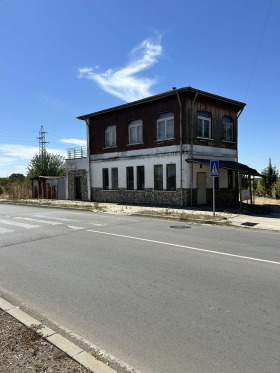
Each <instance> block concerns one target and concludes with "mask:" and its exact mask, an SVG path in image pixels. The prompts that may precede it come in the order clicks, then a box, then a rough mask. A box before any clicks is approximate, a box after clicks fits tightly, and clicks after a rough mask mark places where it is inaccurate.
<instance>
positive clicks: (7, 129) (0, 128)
mask: <svg viewBox="0 0 280 373" xmlns="http://www.w3.org/2000/svg"><path fill="white" fill-rule="evenodd" d="M0 130H1V131H13V132H14V131H16V132H33V133H34V132H37V131H34V130H33V131H31V130H15V129H12V128H2V127H0Z"/></svg>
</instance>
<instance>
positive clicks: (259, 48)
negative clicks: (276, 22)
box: [244, 0, 272, 101]
mask: <svg viewBox="0 0 280 373" xmlns="http://www.w3.org/2000/svg"><path fill="white" fill-rule="evenodd" d="M271 4H272V0H270V3H269V7H268V11H267V15H266V19H265V23H264V27H263V32H262V35H261V39H260V42H259V46H258V51H257V54H256V58H255V61H254V64H253V68H252V71H251V75H250V79H249V83H248V87H247V89H246V93H245V97H244V101H245V100H246V98H247V94H248V91H249V88H250V86H251V83H252V80H253V75H254V72H255V68H256V64H257V60H258V57H259V54H260V50H261V45H262V41H263V37H264V33H265V29H266V24H267V20H268V16H269V13H270V8H271Z"/></svg>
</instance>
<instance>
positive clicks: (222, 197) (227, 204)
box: [206, 189, 239, 209]
mask: <svg viewBox="0 0 280 373" xmlns="http://www.w3.org/2000/svg"><path fill="white" fill-rule="evenodd" d="M206 199H207V205H211V206H212V205H213V190H212V189H207V191H206ZM215 205H216V207H217V208H220V209H221V208H237V207H238V205H239V204H238V190H237V189H219V190H216V192H215Z"/></svg>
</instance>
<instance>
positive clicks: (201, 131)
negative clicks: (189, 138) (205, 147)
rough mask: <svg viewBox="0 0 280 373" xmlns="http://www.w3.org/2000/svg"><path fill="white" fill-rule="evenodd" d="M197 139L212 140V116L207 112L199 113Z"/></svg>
mask: <svg viewBox="0 0 280 373" xmlns="http://www.w3.org/2000/svg"><path fill="white" fill-rule="evenodd" d="M196 137H203V138H206V139H210V138H211V115H210V114H209V113H207V112H205V111H198V112H197V122H196Z"/></svg>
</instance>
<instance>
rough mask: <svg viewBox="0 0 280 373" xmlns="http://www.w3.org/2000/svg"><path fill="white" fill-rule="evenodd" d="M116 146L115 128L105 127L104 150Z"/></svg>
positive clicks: (113, 126) (114, 126)
mask: <svg viewBox="0 0 280 373" xmlns="http://www.w3.org/2000/svg"><path fill="white" fill-rule="evenodd" d="M115 146H117V126H116V125H115V124H114V125H112V126H107V127H106V129H105V148H113V147H115Z"/></svg>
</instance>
